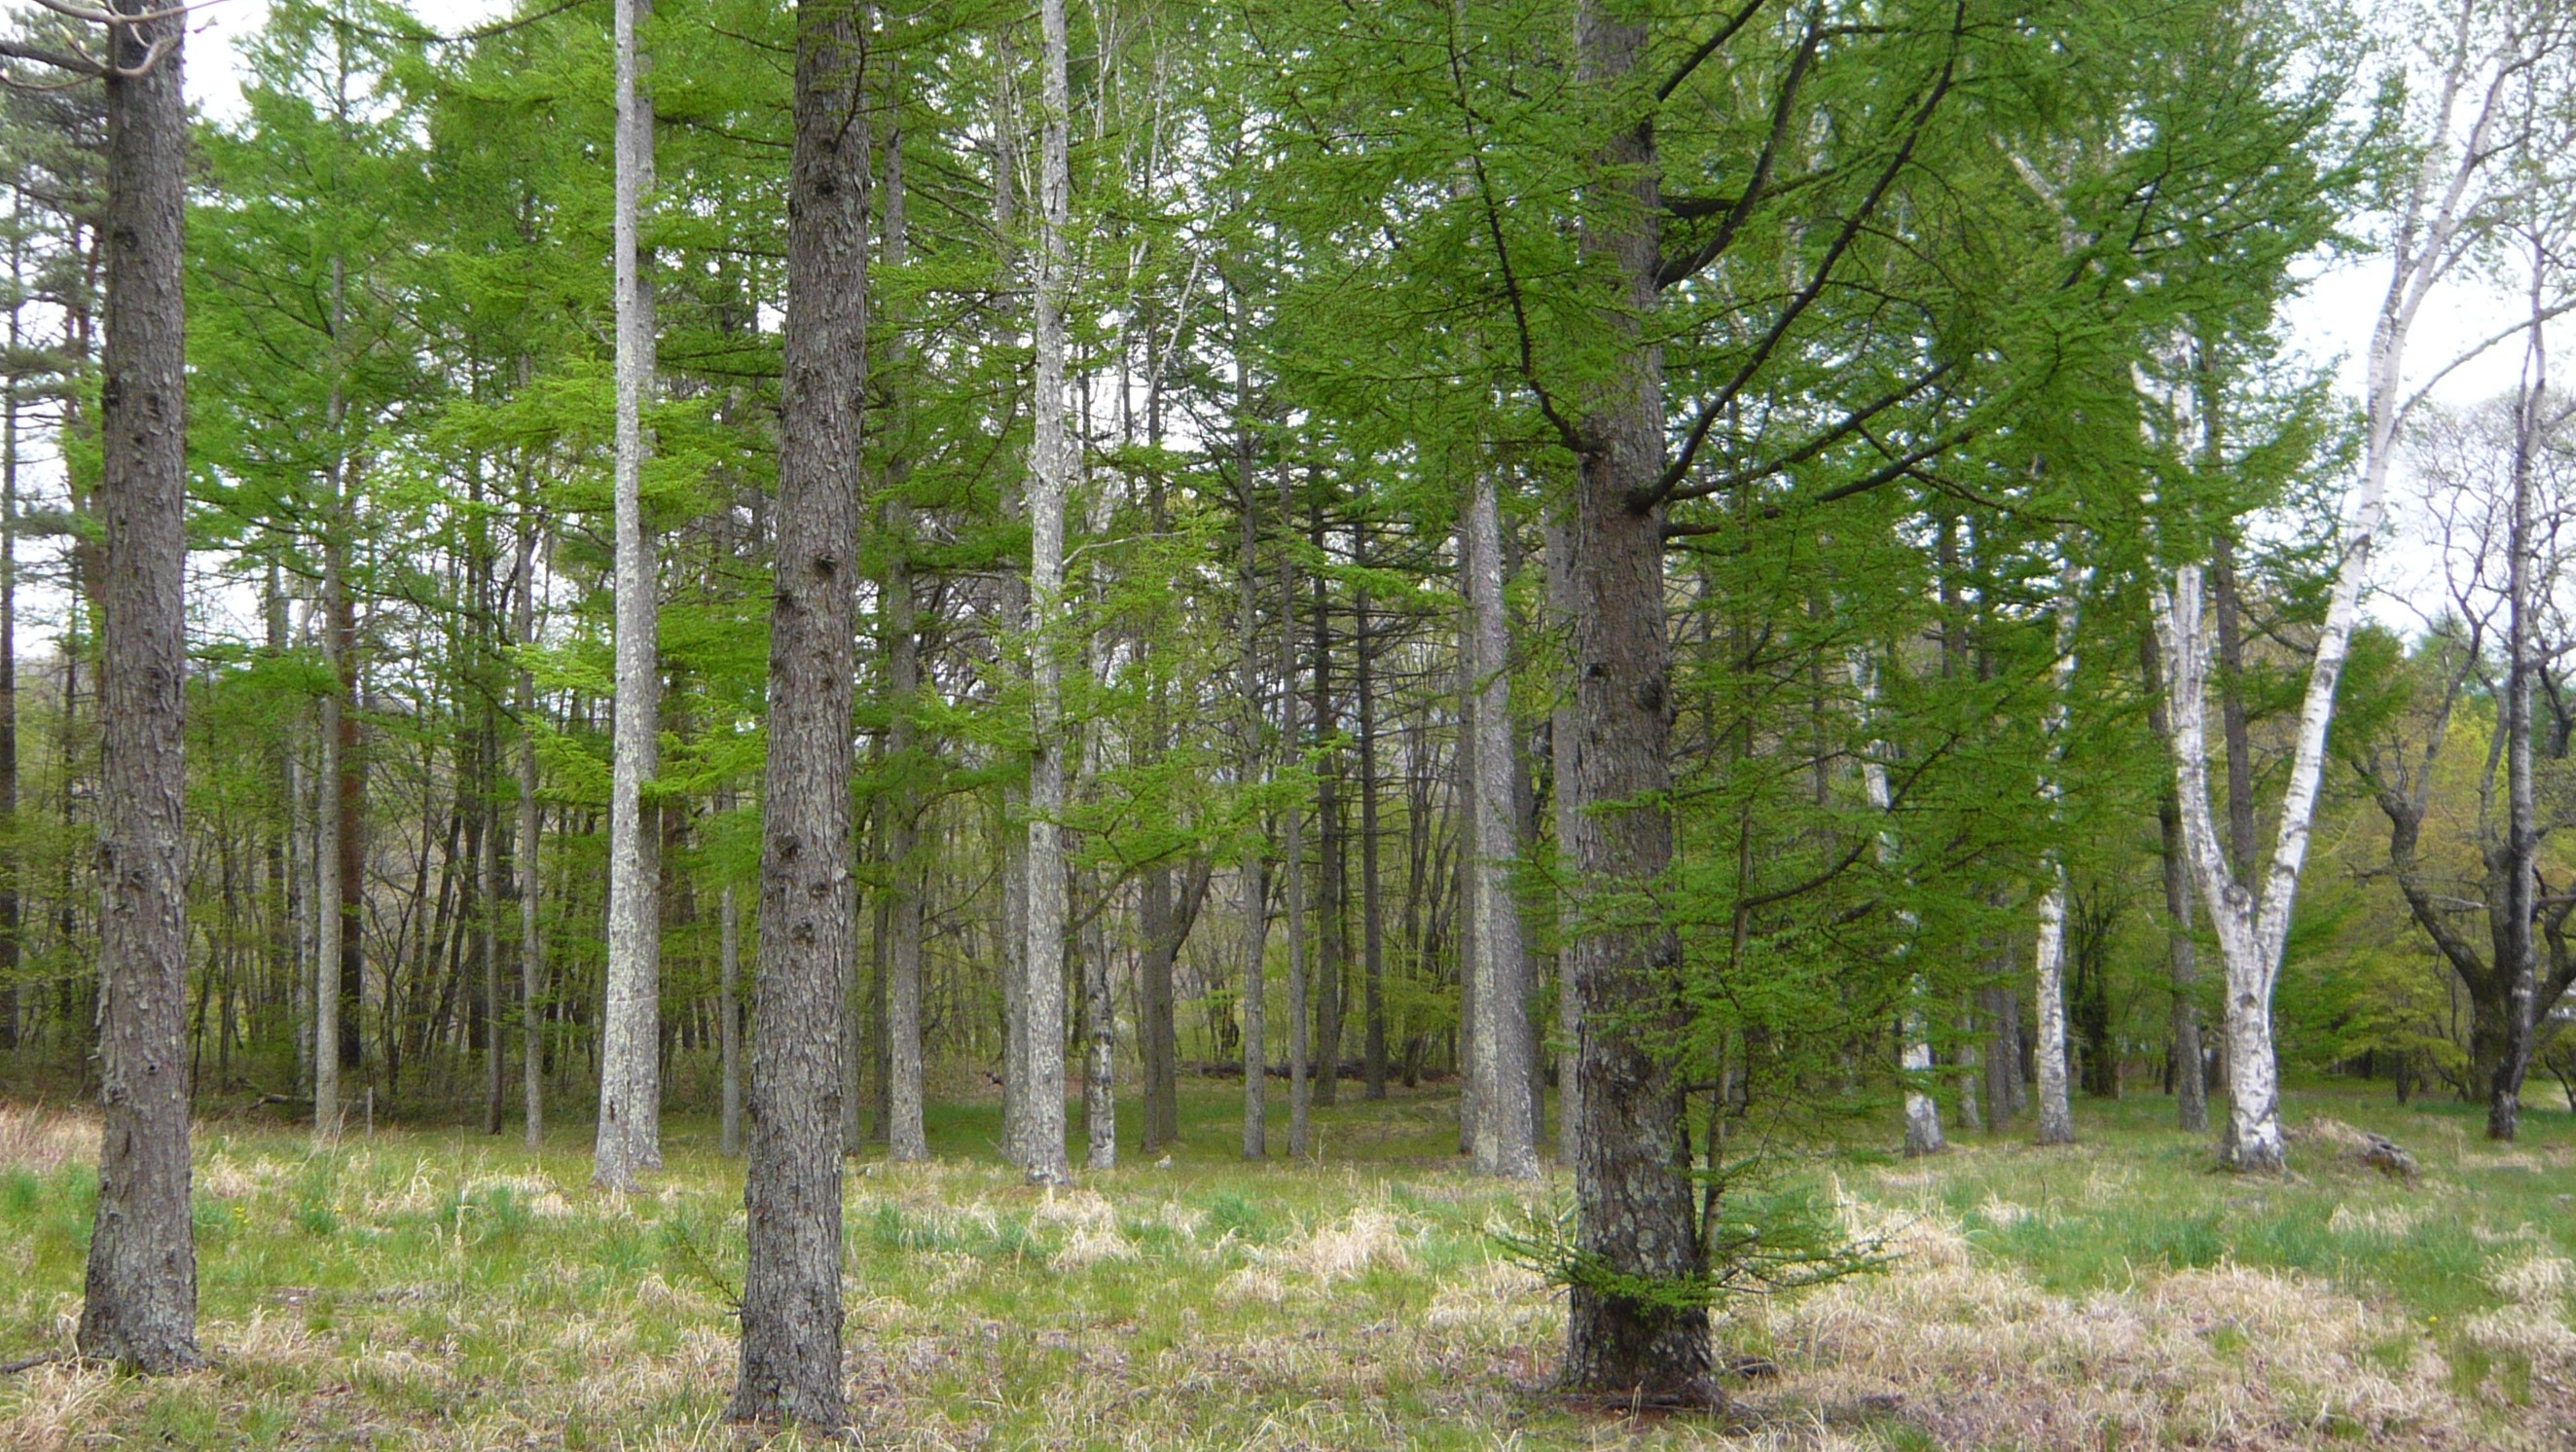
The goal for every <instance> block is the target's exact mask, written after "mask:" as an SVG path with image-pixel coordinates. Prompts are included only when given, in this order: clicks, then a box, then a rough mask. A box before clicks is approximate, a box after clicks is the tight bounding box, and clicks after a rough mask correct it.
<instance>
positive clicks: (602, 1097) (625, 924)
mask: <svg viewBox="0 0 2576 1452" xmlns="http://www.w3.org/2000/svg"><path fill="white" fill-rule="evenodd" d="M651 14H652V6H651V0H617V15H616V46H617V158H616V163H617V178H616V181H617V195H616V217H615V242H614V247H613V250H614V252H615V254H616V257H615V264H616V287H617V469H616V475H617V477H616V482H615V500H614V505H615V510H614V512H615V515H616V521H615V522H616V533H617V541H616V554H617V602H616V604H617V698H616V706H615V718H614V723H613V727H612V733H611V734H612V737H613V741H612V759H611V780H610V785H609V794H608V1002H607V1005H606V1008H605V1009H604V1010H603V1012H602V1013H601V1015H600V1054H599V1135H598V1143H597V1146H596V1150H595V1154H596V1164H595V1166H594V1168H593V1170H592V1172H591V1183H593V1184H595V1185H598V1186H600V1187H601V1188H603V1189H609V1190H633V1189H635V1188H636V1186H637V1179H636V1176H637V1174H638V1173H639V1172H641V1171H644V1170H648V1169H659V1168H660V1167H661V1164H662V1143H661V1097H662V1095H661V1027H660V1025H661V949H662V943H661V932H662V920H661V904H660V901H659V898H660V894H659V892H658V890H657V889H658V887H659V885H660V884H659V877H660V871H659V867H658V865H657V864H656V862H655V860H654V859H655V857H656V856H657V855H658V854H657V853H656V852H655V850H654V849H655V846H656V845H657V844H656V839H655V834H654V833H653V831H652V830H651V828H650V826H649V824H647V823H646V821H645V819H644V805H643V804H644V783H645V782H647V781H649V780H650V779H651V778H652V776H653V773H654V770H655V758H656V755H657V741H658V739H659V733H660V729H661V710H660V703H661V672H660V667H659V665H658V663H657V660H656V656H657V653H658V647H657V644H656V635H657V630H656V619H655V615H656V609H655V606H656V600H655V596H656V593H657V587H656V582H655V578H654V567H653V543H652V540H651V539H650V538H648V537H647V535H646V533H645V526H644V501H643V471H644V454H645V450H646V447H647V441H646V438H645V434H644V412H643V410H644V404H645V401H646V398H647V395H649V394H650V393H651V391H652V379H653V358H654V345H653V326H654V322H653V287H652V283H651V281H650V280H649V279H648V278H647V277H646V276H645V274H644V258H643V244H642V241H641V238H640V237H639V235H638V232H639V218H638V213H639V211H640V209H641V207H642V205H643V198H644V195H645V194H646V193H648V192H650V191H651V190H652V189H653V100H652V97H651V96H650V95H649V94H647V93H646V92H645V91H644V89H643V87H642V86H641V85H640V84H639V81H640V76H639V74H638V73H639V72H640V71H641V70H642V69H643V60H642V57H641V56H639V55H638V53H637V41H636V32H637V31H638V30H639V29H640V28H641V27H642V26H643V25H644V24H645V22H646V21H647V20H648V19H649V18H650V16H651Z"/></svg>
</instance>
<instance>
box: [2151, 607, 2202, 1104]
mask: <svg viewBox="0 0 2576 1452" xmlns="http://www.w3.org/2000/svg"><path fill="white" fill-rule="evenodd" d="M2138 670H2139V674H2141V675H2142V676H2144V677H2145V678H2146V687H2147V690H2148V691H2149V692H2150V693H2151V694H2150V695H2149V697H2148V704H2147V729H2148V730H2150V731H2153V732H2154V733H2155V735H2156V739H2157V740H2159V741H2162V740H2165V739H2167V738H2168V736H2169V734H2170V732H2171V730H2172V725H2171V721H2170V717H2169V714H2168V712H2167V711H2166V709H2165V697H2164V681H2165V669H2164V660H2163V657H2162V656H2161V655H2160V654H2159V653H2158V651H2157V649H2156V633H2155V632H2154V631H2153V630H2149V631H2148V632H2147V633H2146V635H2145V636H2144V637H2143V638H2142V639H2141V640H2140V641H2139V645H2138ZM2156 830H2157V843H2158V846H2159V850H2160V852H2161V854H2162V857H2163V866H2164V892H2165V972H2166V982H2167V984H2168V985H2169V986H2170V988H2171V990H2172V997H2173V1004H2172V1007H2171V1009H2170V1010H2169V1012H2170V1015H2171V1018H2170V1023H2169V1028H2168V1033H2169V1036H2170V1037H2171V1039H2172V1041H2173V1085H2174V1115H2175V1120H2176V1123H2177V1124H2178V1126H2179V1127H2180V1128H2181V1129H2182V1130H2183V1131H2184V1132H2185V1133H2187V1134H2202V1133H2205V1132H2207V1131H2208V1129H2209V1081H2208V1077H2207V1075H2206V1074H2205V1073H2204V1072H2203V1068H2204V1066H2203V1063H2202V1060H2201V1050H2200V1000H2199V984H2200V945H2199V944H2198V943H2196V942H2194V941H2193V940H2192V934H2191V863H2190V861H2189V860H2188V859H2187V857H2186V856H2185V854H2184V851H2183V841H2182V800H2181V798H2180V797H2178V796H2176V795H2175V793H2174V788H2173V784H2172V783H2170V782H2168V783H2166V784H2165V789H2164V790H2163V791H2162V792H2161V793H2159V794H2158V796H2157V798H2156Z"/></svg>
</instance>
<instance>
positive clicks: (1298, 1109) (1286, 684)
mask: <svg viewBox="0 0 2576 1452" xmlns="http://www.w3.org/2000/svg"><path fill="white" fill-rule="evenodd" d="M1288 487H1289V486H1288V473H1287V470H1286V469H1285V468H1282V469H1281V470H1280V471H1279V753H1280V765H1281V766H1282V768H1283V769H1284V768H1289V767H1292V766H1293V765H1294V764H1295V763H1296V762H1297V761H1299V760H1300V759H1301V758H1302V757H1303V756H1304V754H1305V750H1306V727H1305V722H1304V721H1303V720H1302V719H1301V717H1302V715H1303V712H1302V711H1301V710H1300V709H1299V702H1298V698H1297V560H1296V554H1295V551H1294V548H1293V546H1292V544H1291V541H1292V540H1293V539H1294V538H1295V530H1296V523H1295V521H1296V518H1297V514H1296V508H1295V504H1294V501H1293V500H1291V499H1290V497H1289V492H1288ZM1281 810H1282V812H1283V814H1284V816H1285V817H1286V822H1285V826H1286V832H1285V836H1286V840H1285V841H1284V842H1282V843H1281V844H1280V848H1279V850H1280V855H1281V856H1282V857H1283V858H1285V859H1286V866H1287V870H1288V881H1287V883H1286V884H1285V892H1286V896H1287V903H1286V907H1287V912H1288V923H1287V928H1288V1154H1289V1157H1290V1158H1292V1159H1300V1160H1302V1159H1304V1158H1306V1157H1307V1156H1308V1155H1309V1154H1310V1153H1311V1152H1312V1150H1313V1145H1314V1141H1313V1138H1312V1133H1311V1131H1312V1126H1311V1124H1310V1115H1311V1113H1312V1106H1313V1104H1314V1084H1313V1082H1312V1081H1311V1080H1310V1079H1309V1078H1308V1072H1309V1065H1308V1061H1307V1051H1308V1041H1307V1037H1306V1034H1307V1019H1306V998H1307V981H1306V804H1305V803H1304V802H1302V801H1299V800H1297V799H1296V798H1294V797H1291V798H1289V799H1288V801H1287V803H1286V805H1285V806H1284V807H1283V808H1282V809H1281Z"/></svg>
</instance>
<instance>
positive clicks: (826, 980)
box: [730, 0, 869, 1432]
mask: <svg viewBox="0 0 2576 1452" xmlns="http://www.w3.org/2000/svg"><path fill="white" fill-rule="evenodd" d="M865 53H866V52H865V42H864V39H863V30H862V12H861V10H860V7H859V6H858V5H857V4H856V3H855V0H824V3H817V0H801V3H800V4H799V5H798V6H797V12H796V85H795V142H794V147H793V151H792V153H791V156H790V160H789V166H788V237H787V312H786V323H785V328H784V337H785V359H784V362H785V367H784V373H783V378H784V398H783V407H782V412H781V418H782V423H781V439H780V448H779V461H778V506H777V509H778V512H777V526H778V527H777V550H776V556H777V561H776V566H775V568H774V571H773V579H774V581H775V584H774V586H773V597H772V601H771V613H770V647H769V759H768V766H767V775H766V780H765V781H764V783H763V790H762V804H761V862H760V959H761V961H760V976H759V979H758V981H757V983H756V984H755V985H754V991H753V999H754V1005H753V1010H752V1011H753V1019H754V1021H753V1026H752V1060H751V1086H750V1088H751V1102H750V1111H751V1113H750V1118H751V1145H750V1150H751V1154H750V1163H749V1165H748V1167H747V1169H746V1172H745V1177H744V1188H743V1207H744V1211H745V1215H746V1226H747V1233H748V1240H749V1260H748V1262H747V1266H746V1270H745V1272H744V1277H743V1293H742V1365H741V1374H740V1378H739V1380H738V1381H737V1382H736V1384H735V1387H734V1395H733V1402H732V1406H731V1409H730V1415H731V1416H733V1417H734V1418H735V1419H736V1420H741V1421H793V1422H798V1423H802V1424H804V1425H806V1426H808V1427H811V1428H814V1429H816V1430H820V1431H826V1432H831V1431H838V1430H839V1429H840V1428H841V1427H842V1426H844V1425H845V1424H846V1422H847V1416H846V1413H845V1410H844V1403H843V1400H842V1380H841V1378H842V1370H841V1323H842V1306H841V1156H840V1153H839V1143H838V1137H839V1129H840V1119H841V1104H840V1096H841V1065H840V1056H841V1036H840V1034H839V1033H838V1032H836V1028H837V1026H838V1023H839V1018H840V1015H839V1007H840V985H841V973H842V965H843V964H844V963H846V962H847V961H848V959H849V954H850V944H851V939H852V937H853V926H854V925H853V923H852V912H853V907H854V904H853V899H852V890H851V884H850V877H849V872H848V869H847V862H846V857H845V854H846V853H847V852H848V850H849V841H850V750H849V730H850V702H851V694H852V688H853V684H854V683H853V669H854V665H855V661H854V657H853V653H852V648H851V638H852V637H851V632H852V629H853V626H854V623H855V615H856V602H855V600H854V599H853V598H852V590H851V585H852V583H853V581H854V580H855V578H856V572H855V570H854V568H853V566H854V565H855V563H856V555H857V544H858V540H857V524H858V495H859V469H860V406H861V396H862V392H863V390H864V388H865V385H866V382H867V305H866V296H867V265H868V264H867V239H868V219H867V208H868V172H869V166H868V160H869V158H868V151H869V146H868V119H867V111H866V109H865V107H864V105H863V104H862V103H863V90H862V87H861V85H860V71H861V58H862V57H863V56H864V55H865Z"/></svg>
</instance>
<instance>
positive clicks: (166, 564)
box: [79, 0, 204, 1372]
mask: <svg viewBox="0 0 2576 1452" xmlns="http://www.w3.org/2000/svg"><path fill="white" fill-rule="evenodd" d="M116 9H117V11H118V12H119V13H121V14H126V15H145V14H149V15H151V16H152V17H153V18H151V19H146V20H139V21H135V22H133V23H130V24H126V25H119V26H113V27H110V29H109V36H108V41H107V45H108V56H109V58H110V60H111V61H112V62H113V64H114V65H116V66H118V67H121V68H123V69H122V70H119V71H115V72H111V73H110V74H109V75H108V77H107V79H106V85H107V128H108V129H107V136H108V142H107V187H108V195H107V214H106V218H105V221H104V223H103V225H102V229H101V230H102V231H103V232H104V234H105V236H106V239H107V347H106V355H105V359H104V368H103V370H102V374H103V376H102V380H101V386H100V398H101V402H102V411H101V418H100V438H101V440H102V442H103V445H104V456H103V460H102V464H103V467H102V470H101V476H100V484H99V492H98V499H97V504H98V508H99V512H100V514H101V515H102V517H103V519H102V522H103V525H104V532H105V535H106V559H105V570H104V580H103V582H102V583H103V590H102V593H101V597H100V601H99V603H100V606H101V614H102V617H103V619H104V621H105V628H104V631H103V633H102V637H101V640H100V645H101V671H102V675H101V680H100V686H101V689H102V696H101V702H100V704H101V707H102V711H101V722H102V730H103V737H102V748H101V774H100V783H99V785H100V793H99V795H100V797H101V804H102V807H103V811H102V814H101V819H100V822H99V838H98V865H99V880H100V884H101V893H100V905H99V985H100V997H101V1011H100V1032H99V1087H100V1107H101V1110H102V1116H103V1121H104V1122H103V1124H102V1129H101V1135H100V1141H99V1159H98V1205H97V1212H96V1218H95V1219H94V1220H93V1222H92V1226H93V1228H92V1231H91V1238H90V1245H89V1270H88V1275H87V1279H86V1281H85V1283H84V1294H85V1297H86V1299H84V1301H83V1302H82V1306H81V1319H80V1331H79V1346H80V1352H81V1355H83V1356H85V1357H91V1358H96V1359H99V1360H105V1361H115V1362H122V1363H126V1364H129V1365H132V1366H136V1367H140V1368H142V1369H143V1370H145V1371H150V1372H175V1371H185V1370H188V1369H190V1368H193V1367H196V1366H200V1365H202V1364H203V1362H204V1359H203V1358H202V1357H201V1356H200V1355H199V1354H198V1351H197V1252H196V1246H195V1242H194V1240H193V1238H192V1231H191V1226H190V1222H189V1213H188V1179H189V1164H188V1084H187V1070H186V1065H185V1063H184V1061H183V1059H182V1055H183V1054H184V1052H185V1049H186V1045H185V1042H184V1034H185V1030H186V1018H185V1015H186V1009H187V993H188V962H187V948H188V938H187V922H186V916H185V913H186V905H187V881H186V877H187V863H186V844H185V841H184V839H183V837H182V835H181V824H180V809H181V803H182V801H183V799H184V798H185V796H186V794H187V776H186V765H185V761H184V758H183V746H184V743H183V725H184V722H183V712H184V711H185V708H186V705H187V690H186V687H187V676H188V658H187V612H186V598H185V590H186V584H187V578H186V573H187V572H186V565H187V544H186V539H185V531H184V524H185V518H186V509H187V499H186V492H185V488H186V470H187V432H186V429H187V410H186V395H185V388H186V374H185V365H186V359H185V342H184V338H185V328H186V320H185V314H184V311H183V306H182V301H181V288H180V264H181V250H180V249H181V247H182V241H181V224H182V217H183V215H184V208H185V197H186V158H187V144H188V131H187V126H188V121H187V113H186V111H185V109H184V103H183V102H182V101H181V99H180V84H179V80H180V77H179V70H180V45H181V40H182V38H183V27H184V25H185V23H186V17H185V16H183V15H180V14H178V13H175V12H172V11H168V10H151V9H150V8H149V7H148V5H147V4H146V3H145V0H117V4H116ZM126 71H140V72H141V73H140V74H126V73H125V72H126Z"/></svg>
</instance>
